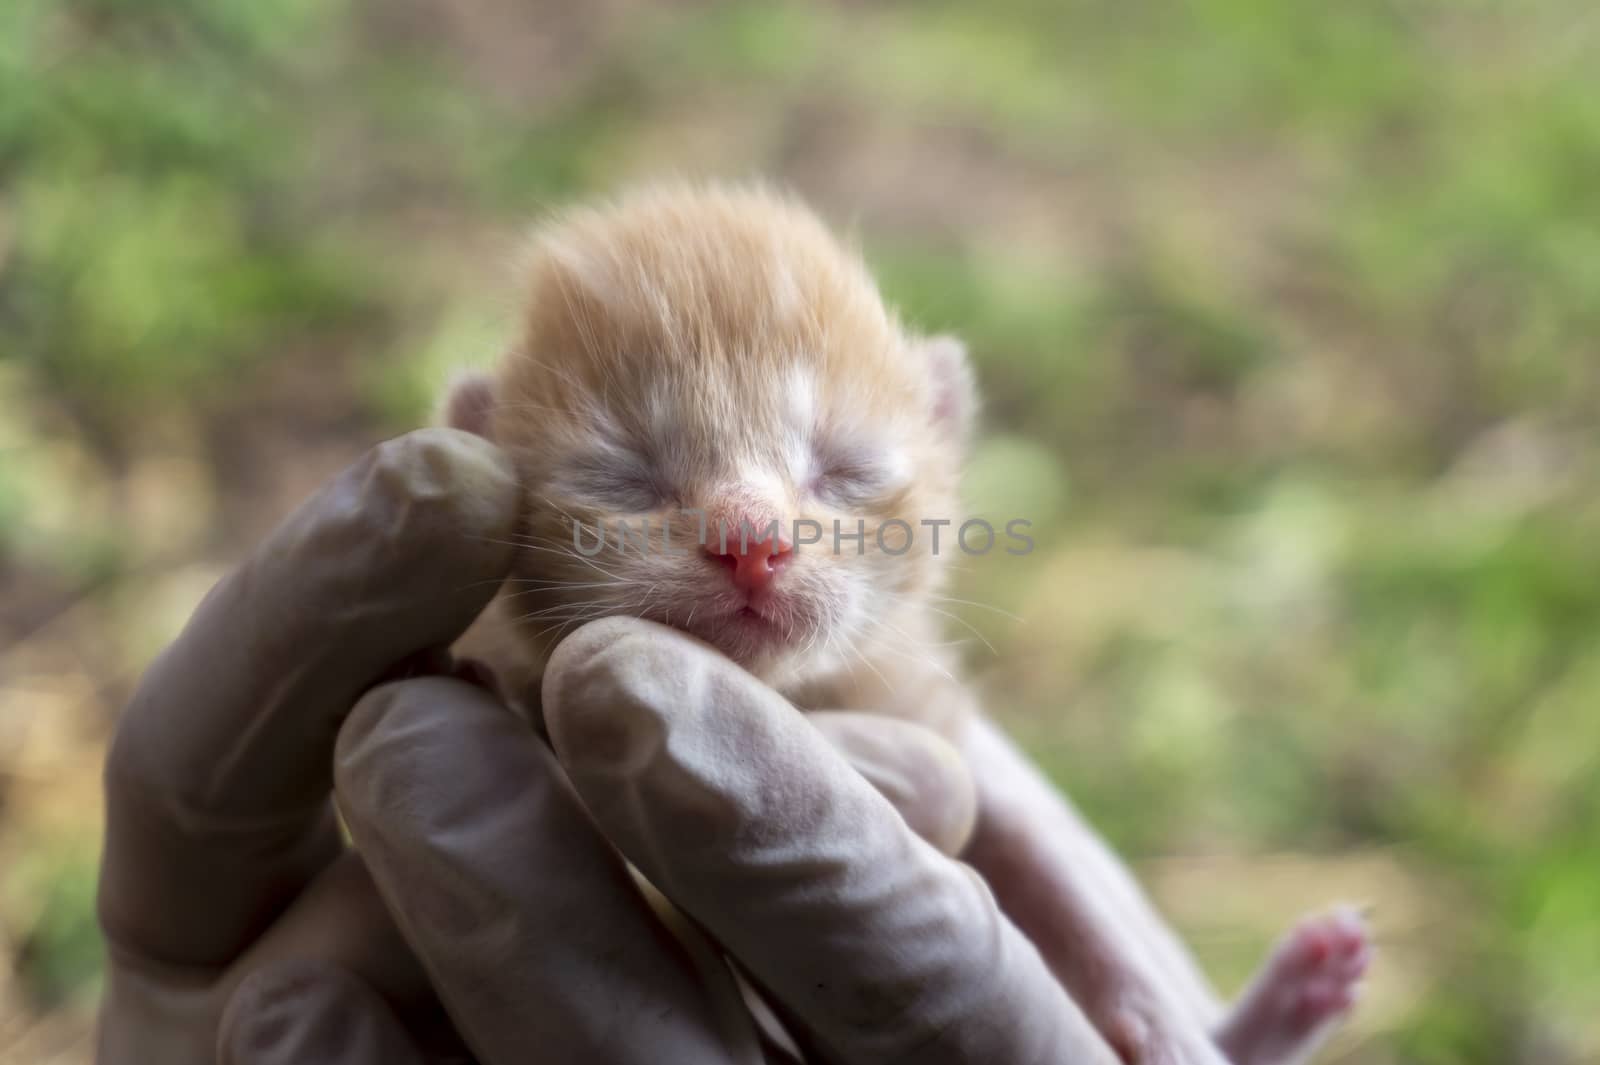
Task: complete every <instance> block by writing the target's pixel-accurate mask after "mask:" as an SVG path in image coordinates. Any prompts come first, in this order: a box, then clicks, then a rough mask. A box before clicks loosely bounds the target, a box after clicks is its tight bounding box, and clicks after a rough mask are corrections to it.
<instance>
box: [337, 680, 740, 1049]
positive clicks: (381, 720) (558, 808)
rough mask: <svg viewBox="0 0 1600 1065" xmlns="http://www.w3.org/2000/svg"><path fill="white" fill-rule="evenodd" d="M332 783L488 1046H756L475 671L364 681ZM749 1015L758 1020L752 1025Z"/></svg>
mask: <svg viewBox="0 0 1600 1065" xmlns="http://www.w3.org/2000/svg"><path fill="white" fill-rule="evenodd" d="M335 786H336V788H337V792H338V796H339V803H340V809H341V810H342V811H343V813H344V815H345V818H346V821H347V823H348V825H349V828H350V834H351V836H352V837H353V838H354V840H355V843H356V846H357V848H358V849H359V850H360V851H361V853H362V855H363V858H364V860H365V861H366V863H367V867H368V868H369V869H370V870H371V871H372V874H373V877H374V879H375V880H376V882H377V884H378V888H379V891H380V892H381V894H382V895H383V898H384V900H385V902H386V903H387V905H388V908H389V910H390V912H392V913H393V914H394V915H395V919H396V921H397V922H398V924H399V925H400V928H401V929H402V931H403V932H404V934H405V937H406V940H407V941H408V942H409V943H410V944H411V946H412V948H413V949H414V950H415V951H416V953H417V955H418V957H419V958H420V959H421V960H422V963H423V965H424V966H425V967H426V969H427V971H428V973H429V975H430V976H431V978H432V982H433V985H434V987H435V988H436V989H437V992H438V994H439V996H440V998H441V999H442V1000H443V1001H444V1004H445V1006H446V1008H447V1009H448V1010H449V1012H450V1015H451V1017H452V1018H453V1019H454V1020H455V1022H456V1025H457V1027H458V1028H459V1030H460V1032H461V1034H462V1036H463V1037H464V1038H465V1040H466V1041H467V1044H468V1045H469V1046H470V1047H471V1048H472V1049H473V1051H474V1052H475V1053H476V1054H477V1056H478V1057H479V1059H480V1060H482V1061H484V1062H493V1063H496V1065H506V1063H512V1062H517V1063H520V1062H523V1061H526V1060H527V1059H528V1052H529V1048H530V1047H536V1048H538V1053H539V1055H540V1057H539V1060H540V1062H541V1065H544V1063H555V1065H559V1063H567V1062H572V1063H583V1065H588V1063H595V1062H606V1063H607V1065H612V1063H616V1065H623V1063H628V1062H650V1063H655V1062H663V1061H668V1062H684V1063H686V1065H702V1063H704V1065H717V1063H729V1062H735V1061H738V1062H744V1061H752V1060H759V1059H757V1058H755V1057H753V1054H754V1048H753V1043H751V1044H750V1045H741V1044H740V1043H739V1042H738V1040H739V1039H740V1038H743V1039H746V1040H753V1038H754V1034H753V1032H748V1031H747V1032H745V1033H743V1034H740V1033H732V1034H726V1033H725V1032H724V1031H723V1030H722V1029H721V1028H720V1027H719V1026H721V1025H723V1024H724V1023H725V1017H724V1015H722V1014H719V1013H718V1012H717V1011H716V1010H715V1009H714V1008H713V1005H712V1003H710V1002H709V1001H708V999H707V997H706V995H705V993H704V991H703V990H702V988H701V986H700V984H699V982H698V980H697V979H696V978H695V969H694V967H693V966H692V965H691V963H690V961H689V959H688V957H687V956H686V955H685V954H684V953H683V951H682V949H681V948H680V947H679V946H678V943H677V941H676V940H674V939H673V938H672V937H671V936H670V935H669V934H668V933H667V932H666V931H665V929H664V928H663V927H662V926H661V925H660V924H659V922H657V921H656V919H655V918H654V915H653V914H652V912H651V911H650V909H649V907H648V905H647V904H646V903H645V901H644V900H643V899H642V898H641V896H640V895H639V893H638V892H637V891H636V890H635V889H634V886H633V883H632V881H631V879H630V878H629V875H628V873H627V871H626V869H625V867H624V866H623V864H622V863H621V861H620V860H619V859H618V858H617V855H616V852H615V851H614V849H613V848H612V847H611V845H610V844H609V843H608V842H607V841H606V840H605V839H604V838H602V837H601V836H600V834H599V833H598V832H596V831H595V828H594V825H593V823H592V822H591V821H590V819H589V817H588V815H587V814H586V813H585V812H584V810H583V807H582V805H581V804H580V803H579V802H578V798H577V796H576V795H575V794H574V793H573V792H572V789H571V786H570V785H569V784H568V783H567V781H566V778H565V776H564V774H563V773H562V772H561V769H560V767H559V765H557V763H556V760H555V757H554V755H552V754H551V752H550V750H549V749H548V748H547V747H545V746H544V745H543V744H542V743H541V742H539V740H538V739H537V738H536V737H535V736H534V735H533V733H532V731H531V730H530V729H529V728H528V726H527V724H526V723H524V722H522V721H521V720H519V719H517V718H516V717H514V716H513V715H512V714H511V712H510V711H508V710H507V709H506V708H505V707H504V706H502V705H501V704H499V703H498V702H496V701H495V700H494V698H493V697H492V696H491V695H489V694H488V693H487V692H485V691H483V690H482V689H480V688H476V687H474V686H472V685H469V684H465V683H462V682H460V681H457V680H452V679H448V678H443V677H424V678H418V679H415V680H408V681H399V682H395V683H391V684H385V685H383V686H381V687H378V688H375V689H373V690H372V691H371V692H369V693H367V695H366V696H364V697H363V698H362V699H361V701H360V702H359V703H358V704H357V705H356V708H355V709H354V710H353V711H352V712H351V714H350V717H349V719H348V720H347V721H346V722H345V726H344V729H343V731H342V732H341V734H340V737H339V744H338V749H337V755H336V763H335ZM744 1023H745V1025H746V1027H747V1028H748V1021H747V1020H746V1021H745V1022H744Z"/></svg>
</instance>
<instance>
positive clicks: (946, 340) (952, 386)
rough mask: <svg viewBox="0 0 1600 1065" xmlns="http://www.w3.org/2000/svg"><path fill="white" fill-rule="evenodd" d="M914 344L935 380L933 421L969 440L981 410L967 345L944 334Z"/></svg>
mask: <svg viewBox="0 0 1600 1065" xmlns="http://www.w3.org/2000/svg"><path fill="white" fill-rule="evenodd" d="M915 346H916V348H917V349H918V351H919V352H920V353H921V355H922V358H923V359H924V360H925V361H926V363H927V366H928V379H929V380H930V381H932V382H933V420H934V423H935V424H937V425H939V426H942V427H944V428H946V429H948V430H949V431H950V432H951V433H952V434H953V435H954V436H955V437H956V439H957V440H959V441H960V442H961V443H963V444H964V443H966V441H967V438H968V437H970V436H971V435H972V425H973V422H974V421H975V420H976V417H977V413H978V386H977V382H976V381H975V380H974V378H973V374H972V365H971V363H970V362H968V361H967V346H966V345H965V344H963V343H962V342H961V341H959V340H957V339H956V338H955V337H953V336H950V335H949V334H945V333H941V334H940V335H938V336H932V337H927V338H925V339H922V340H918V341H916V342H915Z"/></svg>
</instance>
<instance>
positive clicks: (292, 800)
mask: <svg viewBox="0 0 1600 1065" xmlns="http://www.w3.org/2000/svg"><path fill="white" fill-rule="evenodd" d="M518 496H519V493H518V491H517V487H516V481H515V478H514V477H513V475H512V472H511V470H510V468H509V466H508V464H507V462H506V460H505V459H504V458H503V457H502V456H501V455H500V454H499V452H497V451H495V450H494V449H493V448H492V447H491V446H490V445H489V444H487V443H485V442H484V441H483V440H481V439H479V438H477V437H473V436H469V435H467V434H464V433H457V432H453V431H450V430H425V431H421V432H416V433H412V434H409V435H407V436H403V437H400V438H398V439H396V440H391V441H389V442H388V443H386V444H384V445H382V446H380V447H378V448H376V449H375V450H373V451H372V452H370V453H368V455H367V456H366V457H365V458H363V459H362V460H361V461H360V462H358V463H357V464H356V465H354V466H352V467H351V468H350V469H348V470H346V471H345V472H344V473H342V474H341V475H340V476H338V477H337V478H335V479H334V480H333V481H332V482H330V483H329V484H328V485H327V486H325V487H324V488H323V489H322V490H321V491H320V492H319V493H318V494H317V495H316V496H314V497H313V498H312V499H311V500H310V501H308V502H307V503H306V504H304V505H303V506H302V507H300V509H299V510H297V511H296V512H295V513H294V514H293V515H291V516H290V517H289V518H288V520H286V521H285V522H284V523H283V524H282V525H280V526H279V527H278V528H277V529H276V530H275V531H274V532H273V533H272V534H270V535H269V536H268V537H267V539H266V540H265V541H264V542H263V543H262V544H261V546H260V547H259V548H258V549H257V550H256V552H255V553H254V555H253V556H252V557H251V558H250V559H249V560H248V561H246V562H245V563H244V564H243V565H242V566H240V567H239V568H238V569H237V570H235V571H234V572H233V573H231V574H230V575H229V576H227V577H225V578H224V579H223V580H222V581H221V582H220V583H219V584H218V585H217V586H216V587H215V588H214V589H212V591H211V594H210V595H208V596H207V597H206V600H205V601H204V602H203V603H202V604H201V605H200V607H199V609H197V610H196V611H195V614H194V616H193V618H191V619H190V621H189V624H188V626H187V627H186V628H185V629H184V631H183V634H182V635H181V636H180V637H179V638H178V640H177V641H176V642H175V643H174V644H173V645H172V646H171V647H169V648H168V649H167V651H166V652H165V653H164V654H162V655H161V657H160V658H159V659H157V661H156V662H155V664H154V665H152V666H151V667H150V669H149V671H148V672H147V673H146V675H145V677H144V679H143V681H142V682H141V683H140V686H139V690H138V692H137V693H136V694H135V696H134V698H133V700H132V702H131V703H130V705H129V706H128V708H127V710H126V711H125V713H124V714H123V717H122V720H121V721H120V722H119V725H118V729H117V734H116V737H115V739H114V741H113V744H112V748H111V752H110V755H109V757H108V760H107V764H106V815H107V826H106V847H105V857H104V862H103V864H102V869H101V884H100V919H101V923H102V925H103V926H104V928H105V931H106V933H107V936H108V938H109V939H110V940H111V941H112V943H113V944H115V945H117V946H118V947H120V948H121V954H122V956H124V957H145V958H151V959H156V960H160V961H162V962H166V963H171V964H177V965H185V966H207V965H222V964H226V963H227V962H228V961H230V960H231V959H232V958H233V957H235V956H236V955H237V954H238V953H239V951H240V950H242V949H243V947H244V946H245V944H247V943H248V942H250V941H251V940H252V939H254V938H255V936H256V935H257V934H258V933H259V932H260V931H261V930H262V929H263V928H264V927H265V926H266V924H267V923H268V922H270V921H271V920H272V918H273V917H274V916H275V915H276V914H277V912H278V911H279V910H280V909H282V907H283V906H284V905H285V904H286V903H287V902H288V901H289V900H290V899H292V898H293V897H294V896H295V895H296V894H298V892H299V891H300V889H301V888H302V887H303V886H304V885H305V883H306V882H307V881H308V880H309V879H310V878H311V877H312V876H313V875H315V873H316V871H317V870H319V869H320V868H322V867H323V866H324V865H326V864H327V863H328V862H329V861H330V860H332V858H333V857H334V856H335V855H336V854H337V853H338V849H339V839H338V834H337V831H336V827H335V823H334V820H333V818H332V815H331V809H330V806H329V803H328V793H329V789H330V785H331V779H330V776H331V773H330V767H331V764H332V750H333V742H334V737H335V735H336V733H337V731H338V727H339V723H340V721H341V720H342V719H343V717H344V714H345V713H346V711H347V710H348V708H349V707H350V705H351V704H352V703H353V702H354V701H355V699H356V697H357V696H358V695H359V694H360V693H361V691H362V690H363V689H364V688H366V687H367V686H368V685H370V684H371V683H373V682H374V680H375V679H376V678H378V677H379V676H380V675H382V674H383V673H384V672H385V671H386V670H388V669H389V668H390V667H391V666H392V665H393V664H394V663H396V662H397V661H399V660H402V659H404V658H406V657H407V656H409V655H412V654H414V653H416V652H419V651H421V650H423V649H425V648H430V647H434V646H437V645H442V644H446V643H449V642H450V641H451V640H453V639H454V638H455V637H456V636H457V635H459V634H460V633H461V631H462V630H463V629H464V628H466V626H467V625H468V624H469V623H470V622H471V621H472V619H473V618H474V617H475V616H476V615H477V614H478V612H479V611H480V610H481V609H482V608H483V606H484V605H485V604H486V603H487V602H488V601H489V599H490V597H491V596H492V595H493V594H494V591H495V588H496V586H497V585H498V583H499V580H500V578H501V576H502V575H503V573H504V572H505V569H506V567H507V566H508V565H509V560H510V553H511V551H512V548H511V546H510V540H511V538H512V536H513V532H514V528H515V523H516V520H517V508H518Z"/></svg>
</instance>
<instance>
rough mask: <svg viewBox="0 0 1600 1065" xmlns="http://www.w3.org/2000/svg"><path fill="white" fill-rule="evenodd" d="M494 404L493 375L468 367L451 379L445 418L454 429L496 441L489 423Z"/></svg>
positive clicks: (445, 421) (446, 400)
mask: <svg viewBox="0 0 1600 1065" xmlns="http://www.w3.org/2000/svg"><path fill="white" fill-rule="evenodd" d="M494 407H495V395H494V378H492V377H490V376H489V375H488V374H486V373H484V372H483V371H481V370H469V371H466V372H463V373H458V374H456V376H455V377H454V378H452V379H451V381H450V388H449V390H448V391H447V392H446V393H445V398H444V409H443V412H442V414H443V420H444V423H445V424H446V425H448V426H449V427H450V428H452V429H464V430H465V431H467V432H469V433H476V434H477V435H478V436H481V437H483V438H484V439H485V440H493V439H494V436H493V434H492V433H491V431H490V423H491V421H492V420H493V419H492V417H491V415H493V413H494Z"/></svg>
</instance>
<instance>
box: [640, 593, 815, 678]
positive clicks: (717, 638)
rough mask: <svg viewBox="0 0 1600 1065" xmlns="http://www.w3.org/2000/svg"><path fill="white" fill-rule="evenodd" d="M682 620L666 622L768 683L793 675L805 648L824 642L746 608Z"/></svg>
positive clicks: (811, 631)
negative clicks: (686, 621)
mask: <svg viewBox="0 0 1600 1065" xmlns="http://www.w3.org/2000/svg"><path fill="white" fill-rule="evenodd" d="M658 620H666V619H658ZM682 622H683V619H682V618H681V617H680V618H677V619H673V620H671V621H668V622H667V623H668V624H670V625H672V626H673V627H674V628H678V629H682V630H683V631H685V632H687V633H689V635H691V636H695V637H698V638H699V639H702V640H704V641H705V642H706V643H708V644H710V645H711V646H713V647H715V648H716V649H717V650H719V651H721V652H722V653H723V654H725V655H727V656H728V657H729V658H730V659H732V660H733V661H735V662H737V663H738V664H739V665H740V666H742V667H744V668H745V669H746V670H748V671H749V672H750V673H752V674H754V675H755V676H756V677H759V678H760V679H761V680H763V681H766V682H768V683H775V682H777V681H779V680H781V679H786V678H788V677H791V676H793V675H794V674H795V673H796V672H798V671H799V669H800V668H801V666H802V663H803V661H804V659H805V658H806V655H807V651H808V649H809V648H811V647H812V646H814V645H815V644H818V643H822V642H824V641H823V638H822V635H821V634H820V633H818V632H817V631H815V630H814V629H813V628H811V627H799V626H795V625H784V624H782V623H780V622H776V621H773V620H772V619H770V618H767V617H764V616H762V615H761V614H759V613H757V612H756V611H754V610H750V609H749V608H745V609H741V610H736V611H734V612H732V613H728V614H723V615H721V616H712V617H708V616H705V615H702V616H700V617H698V618H691V619H690V620H689V621H688V623H686V624H685V623H682Z"/></svg>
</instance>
